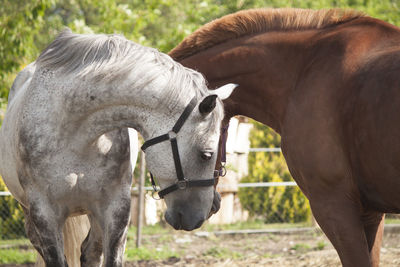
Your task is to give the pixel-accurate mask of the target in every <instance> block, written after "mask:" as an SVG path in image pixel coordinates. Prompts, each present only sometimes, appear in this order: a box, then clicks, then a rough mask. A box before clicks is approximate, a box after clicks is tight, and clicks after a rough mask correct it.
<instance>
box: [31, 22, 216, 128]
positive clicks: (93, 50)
mask: <svg viewBox="0 0 400 267" xmlns="http://www.w3.org/2000/svg"><path fill="white" fill-rule="evenodd" d="M36 64H37V66H38V67H40V68H47V69H53V70H59V71H60V73H63V74H69V73H75V74H76V75H77V76H78V77H81V78H85V79H90V80H91V81H92V82H95V83H99V82H101V83H111V82H115V81H122V80H124V79H125V78H126V76H127V75H128V74H129V75H130V77H134V78H133V79H131V81H132V82H131V84H130V87H131V88H132V90H141V89H142V88H144V87H145V86H146V85H147V84H149V83H150V82H152V81H153V80H154V79H155V78H157V77H159V76H160V75H163V76H164V77H166V78H167V81H168V82H167V83H166V84H165V87H164V88H160V94H161V97H160V98H161V99H162V103H160V105H163V106H166V107H167V108H168V109H169V110H173V109H174V108H175V106H176V105H177V103H178V100H179V99H181V100H182V99H186V98H189V97H190V95H192V96H193V94H195V95H196V96H197V98H198V99H199V100H200V99H201V98H202V97H204V96H205V95H207V94H208V93H207V86H206V82H205V79H204V78H203V76H202V75H201V74H200V73H198V72H196V71H194V70H192V69H188V68H186V67H184V66H183V65H181V64H179V63H177V62H175V61H173V60H172V59H171V58H170V57H169V56H168V55H166V54H163V53H161V52H159V51H158V50H156V49H154V48H149V47H144V46H142V45H139V44H137V43H134V42H132V41H129V40H127V39H126V38H125V37H123V36H121V35H115V34H114V35H105V34H85V35H83V34H74V33H72V32H71V30H70V29H65V30H64V31H62V32H61V33H60V34H59V35H58V36H57V38H56V39H55V40H54V41H53V42H52V43H51V44H50V45H49V46H48V47H47V48H46V49H45V50H44V51H43V52H42V53H41V55H40V56H39V58H38V59H37V61H36ZM125 80H126V79H125ZM220 106H221V105H218V106H217V108H216V112H213V116H212V117H213V119H212V120H211V123H210V125H207V126H206V128H208V127H213V125H215V123H216V122H217V121H218V120H220V119H222V116H223V111H222V107H220ZM205 130H206V129H205Z"/></svg>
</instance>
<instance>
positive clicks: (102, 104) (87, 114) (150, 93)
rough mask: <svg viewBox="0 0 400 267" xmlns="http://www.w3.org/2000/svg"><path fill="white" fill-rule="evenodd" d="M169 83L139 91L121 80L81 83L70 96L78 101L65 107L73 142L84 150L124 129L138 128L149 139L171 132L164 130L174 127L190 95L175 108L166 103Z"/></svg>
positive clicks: (160, 81) (156, 82)
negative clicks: (103, 82) (100, 138)
mask: <svg viewBox="0 0 400 267" xmlns="http://www.w3.org/2000/svg"><path fill="white" fill-rule="evenodd" d="M127 80H130V79H129V78H128V79H127ZM165 84H166V83H165V78H163V77H159V78H156V79H154V80H153V81H152V82H151V83H149V84H146V85H145V86H144V87H142V88H136V89H132V87H133V86H132V84H129V83H124V82H120V81H119V82H113V83H107V84H102V83H97V84H94V85H93V84H90V83H89V84H85V83H82V82H81V81H77V82H76V84H73V85H72V88H73V90H72V91H71V92H69V93H67V94H68V95H71V96H74V99H73V100H68V101H65V102H64V105H63V107H64V112H65V113H66V114H69V115H68V117H67V118H66V119H65V121H64V122H63V124H64V125H68V126H69V127H70V128H69V129H68V131H69V132H70V134H71V136H74V137H75V138H74V139H73V140H71V142H72V143H75V144H76V147H79V148H81V147H82V148H84V147H86V146H87V145H91V144H92V143H93V142H95V141H96V140H97V139H98V137H99V136H101V135H102V134H105V133H107V132H110V131H112V130H115V129H121V128H134V129H136V130H137V131H138V132H139V133H140V134H141V135H142V136H143V137H144V138H145V139H147V138H148V137H150V136H153V135H157V134H161V133H164V132H163V131H165V132H167V129H164V128H165V127H167V126H168V127H169V126H170V125H173V123H174V122H175V120H176V117H177V116H178V115H179V114H178V112H181V111H182V110H183V109H184V105H185V104H187V103H186V99H189V98H190V95H189V94H188V95H184V96H181V97H180V98H179V99H177V100H176V101H175V102H176V104H175V106H174V109H171V108H170V107H169V106H167V105H165V104H164V101H165V99H164V97H165V95H168V92H165V90H168V89H169V88H168V86H165ZM160 88H164V90H161V89H160ZM68 95H67V97H66V99H69V98H68ZM188 101H189V100H188ZM181 106H182V107H181ZM178 110H179V111H178ZM171 127H172V126H171Z"/></svg>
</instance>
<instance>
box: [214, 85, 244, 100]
mask: <svg viewBox="0 0 400 267" xmlns="http://www.w3.org/2000/svg"><path fill="white" fill-rule="evenodd" d="M238 86H239V85H238V84H235V83H228V84H225V85H223V86H221V87H219V88H217V89H215V90H213V91H212V93H213V94H216V95H217V96H218V97H219V99H221V100H225V99H227V98H228V97H229V96H230V95H231V94H232V92H233V90H234V89H235V88H236V87H238Z"/></svg>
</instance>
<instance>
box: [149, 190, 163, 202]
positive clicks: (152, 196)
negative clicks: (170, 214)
mask: <svg viewBox="0 0 400 267" xmlns="http://www.w3.org/2000/svg"><path fill="white" fill-rule="evenodd" d="M154 193H157V196H158V192H157V191H153V192H151V198H152V199H154V200H161V198H160V196H158V198H155V197H154Z"/></svg>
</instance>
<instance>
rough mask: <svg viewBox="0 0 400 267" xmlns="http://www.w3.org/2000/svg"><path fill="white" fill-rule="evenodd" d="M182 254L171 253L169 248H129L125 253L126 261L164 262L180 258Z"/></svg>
mask: <svg viewBox="0 0 400 267" xmlns="http://www.w3.org/2000/svg"><path fill="white" fill-rule="evenodd" d="M179 256H180V254H179V253H177V252H175V251H171V250H170V249H169V248H168V247H162V248H146V247H139V248H128V249H126V251H125V259H126V260H127V261H139V260H164V259H169V258H172V257H179Z"/></svg>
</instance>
